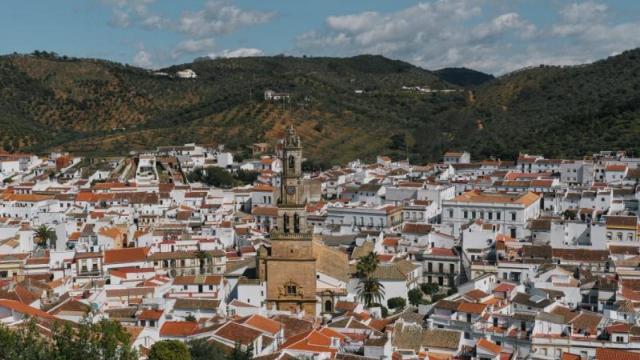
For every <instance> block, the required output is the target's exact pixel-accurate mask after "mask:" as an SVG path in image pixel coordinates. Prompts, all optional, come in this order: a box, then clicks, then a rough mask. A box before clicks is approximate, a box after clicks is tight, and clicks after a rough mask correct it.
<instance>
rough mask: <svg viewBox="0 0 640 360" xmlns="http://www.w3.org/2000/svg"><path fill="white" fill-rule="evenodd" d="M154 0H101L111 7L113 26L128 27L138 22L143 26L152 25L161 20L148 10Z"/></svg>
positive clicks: (111, 22)
mask: <svg viewBox="0 0 640 360" xmlns="http://www.w3.org/2000/svg"><path fill="white" fill-rule="evenodd" d="M155 1H156V0H102V2H103V3H105V4H106V5H108V6H111V7H112V16H111V21H110V22H109V23H110V24H111V25H112V26H115V27H124V28H126V27H129V26H131V25H133V23H134V22H135V23H140V24H142V25H144V26H150V27H154V26H157V25H158V23H159V22H160V21H161V18H160V17H159V16H157V15H155V14H153V13H151V12H150V11H149V6H150V5H152V4H153V3H154V2H155Z"/></svg>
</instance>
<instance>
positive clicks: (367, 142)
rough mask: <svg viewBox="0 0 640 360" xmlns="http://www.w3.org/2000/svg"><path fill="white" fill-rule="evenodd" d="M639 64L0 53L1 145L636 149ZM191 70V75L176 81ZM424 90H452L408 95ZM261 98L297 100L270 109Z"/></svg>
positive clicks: (99, 149) (423, 157)
mask: <svg viewBox="0 0 640 360" xmlns="http://www.w3.org/2000/svg"><path fill="white" fill-rule="evenodd" d="M639 57H640V51H638V50H633V51H629V52H626V53H624V54H621V55H619V56H616V57H612V58H609V59H606V60H602V61H599V62H596V63H594V64H590V65H584V66H579V67H565V68H561V67H539V68H532V69H527V70H522V71H519V72H517V73H513V74H510V75H506V76H503V77H500V78H497V79H494V80H490V79H488V78H487V76H488V75H486V74H482V73H478V72H475V71H472V70H468V69H448V70H447V69H443V70H441V71H438V72H431V71H427V70H424V69H421V68H418V67H415V66H412V65H410V64H407V63H404V62H401V61H395V60H389V59H386V58H384V57H381V56H356V57H352V58H295V57H283V56H276V57H255V58H238V59H215V60H199V61H195V62H193V63H191V64H184V65H180V66H174V67H170V68H167V69H162V70H159V72H161V73H167V74H169V76H165V75H162V74H154V73H153V72H150V71H147V70H143V69H139V68H135V67H131V66H127V65H121V64H117V63H112V62H108V61H102V60H91V59H68V58H64V57H58V56H55V55H53V54H48V53H37V54H32V55H10V56H3V57H0V143H1V144H2V146H3V148H4V149H6V150H11V151H13V150H20V151H36V152H45V151H49V150H52V149H66V150H68V151H73V152H76V153H85V154H100V155H107V154H109V155H111V154H123V153H126V152H127V151H129V150H141V149H148V148H153V147H155V146H157V145H168V144H180V143H186V142H201V143H221V144H225V145H227V147H228V148H231V149H232V150H235V151H237V152H238V153H239V155H242V154H243V153H246V152H247V149H248V146H249V145H250V144H252V143H253V142H259V141H260V142H262V141H266V142H275V141H276V139H278V138H279V137H280V136H281V135H282V134H283V131H284V128H285V126H287V125H288V124H294V125H295V126H296V127H297V128H298V129H299V132H300V133H301V135H302V137H303V140H304V141H305V143H306V147H307V152H306V154H307V155H308V156H309V158H310V159H311V160H313V161H315V162H317V163H320V164H323V165H325V166H327V165H330V164H335V163H341V162H345V161H349V160H351V159H353V158H356V157H360V158H364V159H371V158H373V157H374V156H375V155H377V154H381V153H383V154H387V155H391V156H394V157H397V158H401V157H402V158H403V157H406V156H409V157H411V158H412V159H413V160H415V161H422V162H426V161H431V160H436V159H439V158H440V156H441V154H442V152H444V151H446V150H450V149H463V148H464V149H468V150H471V151H472V153H473V154H474V156H497V157H502V158H508V157H513V156H515V155H516V154H517V153H518V151H530V152H541V153H545V154H547V155H549V156H561V155H563V156H578V155H582V154H584V153H587V152H589V151H595V150H599V149H625V150H630V151H635V152H636V153H638V152H639V150H640V147H639V146H638V145H637V139H638V138H640V121H639V116H640V110H639V109H638V107H639V106H640V105H639V104H640V101H639V99H638V97H639V96H640V92H638V88H639V86H640V75H639V74H640V61H639ZM187 68H189V69H193V70H194V71H195V72H196V73H197V74H198V77H197V79H179V78H176V77H175V76H173V75H174V74H175V73H176V71H178V70H182V69H187ZM447 80H448V81H450V82H451V83H450V82H447ZM487 80H489V81H487ZM452 83H455V84H457V85H453V84H452ZM476 84H480V85H476ZM416 86H420V87H425V86H426V87H429V88H431V89H435V90H441V89H454V90H456V91H454V92H437V91H434V92H430V93H424V92H420V91H416V90H403V89H402V88H403V87H416ZM459 86H460V87H459ZM463 87H464V90H462V89H463ZM266 89H273V90H275V91H279V92H287V93H289V94H290V96H291V99H290V101H288V102H273V103H272V102H267V101H265V100H264V95H263V94H264V91H265V90H266Z"/></svg>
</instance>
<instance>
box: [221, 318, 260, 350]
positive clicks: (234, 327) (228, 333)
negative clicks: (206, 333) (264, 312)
mask: <svg viewBox="0 0 640 360" xmlns="http://www.w3.org/2000/svg"><path fill="white" fill-rule="evenodd" d="M261 334H262V332H260V331H258V330H255V329H252V328H250V327H248V326H244V325H241V324H238V323H235V322H232V321H230V322H228V323H226V324H224V325H223V326H222V327H220V328H219V329H218V330H216V332H215V335H216V336H219V337H221V338H224V339H227V340H229V341H232V342H234V343H236V342H237V343H240V344H242V345H248V344H250V343H252V342H253V341H254V340H255V339H256V338H257V337H258V336H260V335H261Z"/></svg>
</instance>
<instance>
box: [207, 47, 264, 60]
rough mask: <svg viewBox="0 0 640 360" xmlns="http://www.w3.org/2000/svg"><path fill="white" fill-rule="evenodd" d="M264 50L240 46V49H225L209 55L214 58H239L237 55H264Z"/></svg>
mask: <svg viewBox="0 0 640 360" xmlns="http://www.w3.org/2000/svg"><path fill="white" fill-rule="evenodd" d="M262 55H264V52H263V51H262V50H260V49H255V48H238V49H233V50H230V49H225V50H223V51H221V52H220V53H217V54H216V53H212V54H209V57H210V58H212V59H215V58H237V57H251V56H262Z"/></svg>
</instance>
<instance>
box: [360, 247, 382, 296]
mask: <svg viewBox="0 0 640 360" xmlns="http://www.w3.org/2000/svg"><path fill="white" fill-rule="evenodd" d="M378 263H380V260H379V259H378V254H376V253H375V251H372V252H370V253H368V254H367V255H365V256H363V257H361V258H360V259H358V264H357V265H356V271H357V276H358V278H359V279H360V282H359V283H358V287H357V288H356V291H357V293H358V299H359V300H360V301H362V302H363V303H364V304H365V306H366V307H371V305H372V304H374V303H377V302H381V301H382V300H383V299H384V286H383V285H382V284H381V283H380V281H378V279H376V278H375V277H374V276H373V274H374V273H375V272H376V269H377V268H378Z"/></svg>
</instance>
